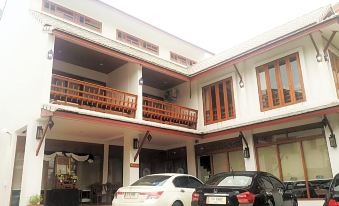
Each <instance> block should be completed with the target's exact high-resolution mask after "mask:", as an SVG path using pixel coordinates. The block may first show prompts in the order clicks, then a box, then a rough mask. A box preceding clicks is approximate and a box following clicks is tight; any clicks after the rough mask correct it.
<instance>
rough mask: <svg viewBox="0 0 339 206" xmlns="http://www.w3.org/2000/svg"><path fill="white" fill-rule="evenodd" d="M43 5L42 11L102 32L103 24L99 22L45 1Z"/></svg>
mask: <svg viewBox="0 0 339 206" xmlns="http://www.w3.org/2000/svg"><path fill="white" fill-rule="evenodd" d="M42 4H43V6H42V10H43V11H45V12H48V13H50V14H53V15H55V16H58V17H61V18H63V19H66V20H68V21H72V22H73V23H76V24H79V25H81V26H84V27H86V28H89V29H92V30H95V31H97V32H101V28H102V24H101V22H99V21H96V20H94V19H92V18H89V17H87V16H85V15H82V14H80V13H77V12H75V11H72V10H70V9H67V8H65V7H62V6H60V5H58V4H55V3H53V2H51V1H48V0H43V1H42Z"/></svg>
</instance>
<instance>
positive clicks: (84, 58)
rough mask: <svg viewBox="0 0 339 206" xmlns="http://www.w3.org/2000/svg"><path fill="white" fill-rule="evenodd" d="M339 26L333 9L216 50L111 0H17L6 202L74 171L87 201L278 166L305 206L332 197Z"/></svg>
mask: <svg viewBox="0 0 339 206" xmlns="http://www.w3.org/2000/svg"><path fill="white" fill-rule="evenodd" d="M338 31H339V16H338V4H337V5H333V6H331V5H328V6H324V7H322V8H319V9H317V10H315V11H312V12H310V13H308V14H305V15H303V16H301V17H299V18H297V19H295V20H293V21H291V22H288V23H286V24H284V25H281V26H278V27H276V28H275V29H273V30H271V31H268V32H266V33H263V34H261V35H259V36H257V37H254V38H253V39H250V40H248V41H247V42H244V43H242V44H240V45H238V46H235V47H234V48H231V49H228V50H226V51H225V52H222V53H220V54H213V53H211V52H209V51H206V50H205V49H202V48H200V47H198V46H196V45H193V44H191V43H189V42H186V41H184V40H182V39H180V38H178V37H176V36H173V35H171V34H169V33H167V32H165V31H162V30H160V29H158V28H156V27H154V26H152V25H150V24H148V23H146V22H143V21H141V20H139V19H137V18H135V17H133V16H130V15H128V14H126V13H124V12H122V11H119V10H117V9H115V8H113V7H111V6H109V5H106V4H105V3H103V2H100V1H97V0H82V1H80V0H75V1H64V0H30V1H19V0H13V1H9V2H8V3H7V6H6V8H5V10H4V11H3V16H2V19H1V21H0V35H1V36H0V45H1V49H0V53H1V59H0V68H1V69H0V85H1V91H2V95H1V97H0V107H1V109H0V117H1V118H0V128H6V129H2V130H1V133H0V145H1V150H0V151H2V155H3V158H1V160H0V180H1V182H0V194H1V197H2V198H1V199H2V200H1V201H2V202H1V205H2V204H4V205H6V206H7V205H9V204H11V205H20V206H24V205H26V204H27V202H28V199H29V197H30V196H31V195H35V194H43V195H44V197H45V200H46V199H48V193H49V192H50V191H51V190H53V189H54V188H55V187H57V186H60V181H61V180H64V179H63V178H65V175H64V174H66V173H67V174H68V175H69V176H71V178H74V181H75V182H76V184H75V186H74V187H76V188H77V189H78V190H79V191H80V193H81V194H83V195H85V193H86V192H88V191H89V190H90V189H91V188H92V186H93V185H96V184H105V183H107V182H109V183H111V184H112V185H114V186H115V187H119V186H123V185H129V184H130V183H132V182H133V181H135V180H137V179H138V178H139V177H141V176H144V175H147V174H151V173H159V172H181V173H189V174H192V175H196V176H197V177H199V178H200V179H201V180H203V181H205V180H206V179H207V178H208V177H209V176H210V175H212V174H216V173H219V172H223V171H231V170H262V171H267V172H270V173H272V174H274V175H275V176H277V177H279V178H280V179H281V180H282V181H284V182H285V183H286V186H287V187H290V188H291V189H293V190H294V191H295V192H296V194H297V196H298V198H299V204H300V205H319V204H322V198H323V197H324V192H326V188H328V182H329V180H330V179H331V178H333V175H335V174H336V173H338V172H339V164H338V162H339V149H338V147H337V142H336V138H337V137H338V136H339V114H338V112H339V100H338V97H339V93H338V92H339V79H338V78H339V76H338V73H339V34H337V32H338ZM338 144H339V142H338ZM63 157H65V158H63ZM65 160H67V161H69V162H67V163H65ZM82 199H83V200H85V199H86V198H82ZM87 199H88V198H87ZM87 199H86V201H87Z"/></svg>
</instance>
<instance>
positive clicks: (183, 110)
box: [143, 97, 198, 129]
mask: <svg viewBox="0 0 339 206" xmlns="http://www.w3.org/2000/svg"><path fill="white" fill-rule="evenodd" d="M143 118H144V120H148V121H152V122H159V123H163V124H170V125H176V126H181V127H186V128H190V129H196V127H197V120H198V111H197V110H194V109H190V108H187V107H182V106H179V105H175V104H171V103H168V102H164V101H160V100H155V99H152V98H148V97H144V98H143Z"/></svg>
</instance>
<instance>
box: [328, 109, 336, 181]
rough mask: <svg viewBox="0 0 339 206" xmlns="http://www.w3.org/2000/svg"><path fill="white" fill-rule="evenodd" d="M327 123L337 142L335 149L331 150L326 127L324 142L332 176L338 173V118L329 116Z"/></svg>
mask: <svg viewBox="0 0 339 206" xmlns="http://www.w3.org/2000/svg"><path fill="white" fill-rule="evenodd" d="M327 118H328V121H329V122H330V125H331V126H332V129H333V132H334V135H335V137H336V140H337V145H338V146H337V148H333V147H331V146H330V141H329V138H328V137H329V136H330V134H331V132H330V130H329V129H328V127H326V129H325V137H326V142H327V149H328V155H329V158H330V162H331V168H332V174H333V175H335V174H337V173H339V164H338V162H339V116H338V115H335V116H329V117H327Z"/></svg>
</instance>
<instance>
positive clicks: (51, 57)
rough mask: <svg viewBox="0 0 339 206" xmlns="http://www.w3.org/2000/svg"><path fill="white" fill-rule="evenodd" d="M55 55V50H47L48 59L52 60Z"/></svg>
mask: <svg viewBox="0 0 339 206" xmlns="http://www.w3.org/2000/svg"><path fill="white" fill-rule="evenodd" d="M53 56H54V53H53V50H52V49H50V50H49V51H48V52H47V59H49V60H51V59H53Z"/></svg>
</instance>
